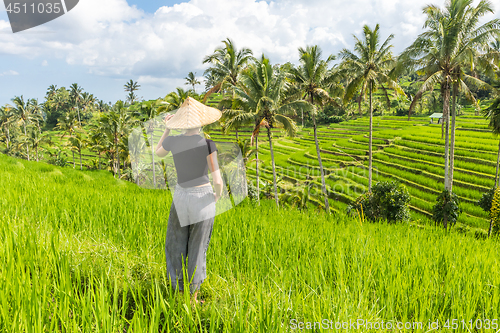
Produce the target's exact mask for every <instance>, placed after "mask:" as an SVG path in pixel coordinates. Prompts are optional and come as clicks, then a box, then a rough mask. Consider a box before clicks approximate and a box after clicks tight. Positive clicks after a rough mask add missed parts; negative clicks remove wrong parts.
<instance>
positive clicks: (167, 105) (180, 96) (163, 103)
mask: <svg viewBox="0 0 500 333" xmlns="http://www.w3.org/2000/svg"><path fill="white" fill-rule="evenodd" d="M189 96H191V97H193V98H194V93H193V92H192V91H191V90H184V89H182V88H179V87H178V88H176V91H172V92H171V93H169V94H168V95H167V96H165V98H163V100H158V101H157V103H158V104H159V106H158V110H157V114H160V113H162V112H166V111H167V112H168V111H173V110H177V109H178V108H180V106H181V105H182V103H184V101H185V100H186V98H188V97H189Z"/></svg>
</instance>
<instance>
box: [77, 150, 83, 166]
mask: <svg viewBox="0 0 500 333" xmlns="http://www.w3.org/2000/svg"><path fill="white" fill-rule="evenodd" d="M78 152H79V153H80V171H81V170H83V166H82V150H81V149H79V150H78Z"/></svg>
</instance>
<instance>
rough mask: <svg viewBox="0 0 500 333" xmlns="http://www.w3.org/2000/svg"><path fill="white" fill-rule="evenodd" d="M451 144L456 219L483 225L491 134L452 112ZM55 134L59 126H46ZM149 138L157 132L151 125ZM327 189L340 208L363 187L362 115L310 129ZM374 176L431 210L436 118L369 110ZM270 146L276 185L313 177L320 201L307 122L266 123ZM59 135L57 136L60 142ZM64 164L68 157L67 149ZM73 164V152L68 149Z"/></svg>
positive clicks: (440, 152)
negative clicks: (284, 126) (290, 129)
mask: <svg viewBox="0 0 500 333" xmlns="http://www.w3.org/2000/svg"><path fill="white" fill-rule="evenodd" d="M457 119H458V120H457V131H456V152H455V171H454V185H453V191H454V192H455V193H457V195H458V196H459V198H460V199H461V202H462V208H463V211H464V213H463V214H462V215H461V216H460V218H459V222H460V223H463V224H466V225H468V226H471V227H477V228H487V226H488V220H487V214H486V213H485V212H484V211H482V209H481V208H480V207H478V206H476V205H475V202H476V201H477V200H478V199H479V198H480V197H481V195H482V194H483V193H484V191H486V190H487V189H488V188H490V187H492V186H493V184H494V173H495V163H496V156H497V151H498V139H497V138H495V137H493V135H492V134H491V133H490V132H489V130H488V129H487V123H486V121H485V120H484V119H483V118H482V117H475V116H471V113H470V112H467V113H466V114H465V116H462V117H458V118H457ZM251 133H252V128H250V127H245V128H241V129H240V130H239V131H238V136H239V138H249V137H250V135H251ZM54 134H58V135H60V133H56V132H54ZM155 134H156V135H155V136H156V137H157V139H159V137H160V136H161V133H159V132H158V133H155ZM209 135H210V137H211V138H212V139H213V140H214V141H216V142H228V141H235V133H234V132H233V133H230V134H223V133H222V132H221V131H219V130H214V131H212V132H210V133H209ZM318 136H319V139H320V148H321V152H322V159H323V165H324V167H325V173H326V174H327V177H326V184H327V191H328V193H329V198H330V199H329V200H330V206H331V209H332V210H333V211H336V212H343V211H345V209H346V207H347V205H348V204H349V203H351V202H352V201H353V200H355V199H356V198H357V197H358V196H359V195H361V194H362V193H364V192H365V191H366V190H367V186H368V169H367V168H368V160H367V159H368V119H367V118H366V117H363V118H358V119H357V120H352V121H348V122H343V123H340V124H332V125H330V126H320V127H319V129H318ZM373 137H374V140H373V144H374V156H373V166H374V173H373V179H374V182H376V181H380V180H397V181H399V182H402V183H404V184H405V185H406V186H407V188H408V190H409V192H410V194H411V196H412V199H411V202H410V204H411V209H412V212H413V217H414V219H422V220H426V219H428V218H430V217H431V210H432V206H433V205H434V203H435V200H436V197H437V195H438V193H439V192H440V191H442V190H443V188H444V183H443V179H444V167H443V164H444V140H443V139H441V126H440V125H437V124H429V118H427V117H415V118H413V119H411V121H408V120H407V118H406V117H393V116H384V117H375V118H374V134H373ZM273 138H274V142H275V143H274V151H275V160H276V167H277V174H278V177H279V179H280V182H279V184H278V185H279V187H280V188H281V189H284V190H293V189H297V188H299V186H298V185H301V184H303V183H304V181H306V180H308V179H309V180H310V181H312V182H313V183H315V184H317V185H318V188H317V189H313V191H312V195H313V200H312V201H313V203H315V204H321V202H322V201H323V200H322V198H321V195H320V192H319V185H320V183H321V180H320V177H319V165H318V162H317V159H316V148H315V144H314V137H313V133H312V129H311V128H305V129H303V130H301V131H300V132H299V133H298V135H297V136H296V137H294V138H290V137H286V136H285V135H284V133H282V132H281V131H280V130H279V129H273ZM65 141H66V138H62V139H58V140H57V143H58V144H59V145H62V144H63V143H64V142H65ZM259 154H260V155H259V158H260V159H261V160H262V161H263V163H260V176H261V179H263V180H267V181H271V180H272V171H271V163H270V160H271V158H270V151H269V144H268V142H267V135H265V133H262V135H260V137H259ZM69 157H70V161H69V162H68V163H69V164H71V165H72V164H73V161H72V156H71V153H70V156H69ZM97 159H98V156H97V154H96V153H94V152H92V151H90V150H88V149H85V150H84V151H83V156H82V161H83V164H84V165H89V164H91V160H97ZM75 160H76V167H77V168H78V167H79V166H78V164H79V156H78V154H75ZM247 174H248V176H249V178H250V179H255V175H256V173H255V162H249V164H248V165H247Z"/></svg>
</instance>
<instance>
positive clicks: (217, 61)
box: [203, 38, 253, 103]
mask: <svg viewBox="0 0 500 333" xmlns="http://www.w3.org/2000/svg"><path fill="white" fill-rule="evenodd" d="M222 43H224V47H219V48H217V49H215V51H214V53H213V54H211V55H208V56H206V57H205V58H204V59H203V63H204V64H206V63H210V64H211V65H212V66H211V67H209V68H208V69H207V70H206V71H205V76H207V75H208V76H209V77H213V78H214V80H215V81H216V82H217V83H216V84H215V85H214V86H213V87H212V88H211V89H210V90H209V91H207V93H206V94H205V97H204V99H203V103H205V102H206V101H207V99H208V97H209V96H210V95H211V94H212V93H214V92H217V91H221V90H224V89H225V88H226V87H230V86H236V85H237V84H238V77H239V74H240V73H241V70H242V69H243V68H245V66H246V65H247V63H248V62H249V61H250V60H251V59H253V57H252V51H251V50H250V49H248V48H243V49H241V50H239V51H237V49H236V47H235V45H234V42H233V41H232V40H231V39H229V38H227V39H226V40H224V41H222Z"/></svg>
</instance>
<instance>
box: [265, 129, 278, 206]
mask: <svg viewBox="0 0 500 333" xmlns="http://www.w3.org/2000/svg"><path fill="white" fill-rule="evenodd" d="M267 138H268V139H269V149H270V150H271V165H272V168H273V186H274V200H275V201H276V207H278V208H279V203H278V187H277V185H276V167H275V165H274V151H273V141H272V138H271V128H270V127H268V128H267Z"/></svg>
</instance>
